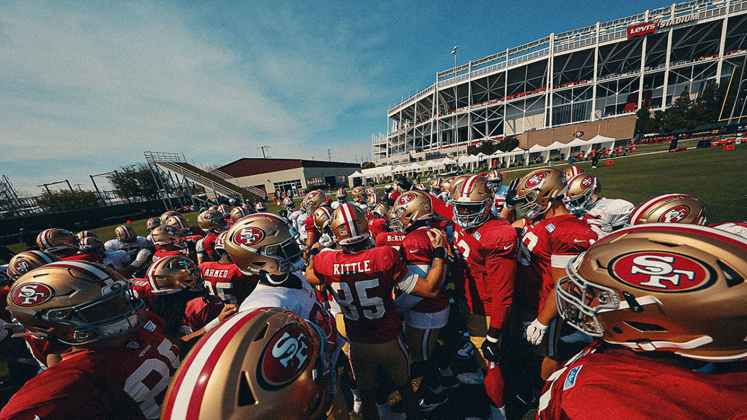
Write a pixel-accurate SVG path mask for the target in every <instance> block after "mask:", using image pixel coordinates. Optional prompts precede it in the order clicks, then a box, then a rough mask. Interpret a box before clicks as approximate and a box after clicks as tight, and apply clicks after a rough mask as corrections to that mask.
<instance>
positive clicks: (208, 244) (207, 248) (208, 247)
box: [202, 235, 217, 255]
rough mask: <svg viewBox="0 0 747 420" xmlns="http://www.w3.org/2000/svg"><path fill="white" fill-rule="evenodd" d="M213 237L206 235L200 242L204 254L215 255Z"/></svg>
mask: <svg viewBox="0 0 747 420" xmlns="http://www.w3.org/2000/svg"><path fill="white" fill-rule="evenodd" d="M215 238H217V236H215V235H207V236H205V238H204V239H203V240H202V250H203V252H204V253H205V254H208V255H210V254H215Z"/></svg>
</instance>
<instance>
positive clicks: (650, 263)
mask: <svg viewBox="0 0 747 420" xmlns="http://www.w3.org/2000/svg"><path fill="white" fill-rule="evenodd" d="M612 269H613V271H614V274H615V277H617V278H618V279H620V280H622V281H624V282H626V283H628V284H630V285H632V286H634V287H637V288H642V289H647V290H653V291H660V292H682V291H687V290H696V289H700V288H702V287H705V286H707V285H708V284H710V280H711V275H710V274H709V271H708V269H707V268H706V267H705V265H704V263H702V262H700V261H698V260H696V259H694V258H691V257H687V256H685V255H680V254H670V253H664V252H636V253H632V254H628V255H626V256H623V257H621V258H619V259H618V260H616V261H615V262H614V263H613V264H612Z"/></svg>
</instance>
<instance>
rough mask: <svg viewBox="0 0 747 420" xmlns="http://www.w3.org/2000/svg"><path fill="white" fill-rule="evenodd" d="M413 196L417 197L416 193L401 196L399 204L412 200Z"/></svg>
mask: <svg viewBox="0 0 747 420" xmlns="http://www.w3.org/2000/svg"><path fill="white" fill-rule="evenodd" d="M413 198H415V196H414V195H412V194H405V195H403V196H402V197H400V198H399V200H398V201H399V202H398V204H407V203H409V202H410V201H412V199H413Z"/></svg>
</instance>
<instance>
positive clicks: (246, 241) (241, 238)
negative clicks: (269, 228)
mask: <svg viewBox="0 0 747 420" xmlns="http://www.w3.org/2000/svg"><path fill="white" fill-rule="evenodd" d="M236 236H237V238H236V239H237V240H236V242H238V243H239V244H241V245H247V246H251V245H255V244H257V243H259V242H260V241H261V240H262V239H264V237H265V233H264V232H263V231H262V229H259V228H256V227H251V226H250V227H246V228H243V229H241V230H240V231H239V234H238V235H236Z"/></svg>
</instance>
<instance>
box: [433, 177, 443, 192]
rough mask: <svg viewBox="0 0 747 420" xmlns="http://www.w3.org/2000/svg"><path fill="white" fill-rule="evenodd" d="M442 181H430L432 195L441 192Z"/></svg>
mask: <svg viewBox="0 0 747 420" xmlns="http://www.w3.org/2000/svg"><path fill="white" fill-rule="evenodd" d="M443 183H444V180H443V179H441V178H436V179H434V180H433V181H431V191H432V192H433V194H438V193H440V192H441V186H442V185H443Z"/></svg>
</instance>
